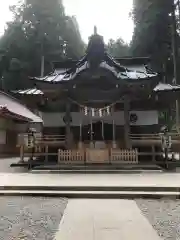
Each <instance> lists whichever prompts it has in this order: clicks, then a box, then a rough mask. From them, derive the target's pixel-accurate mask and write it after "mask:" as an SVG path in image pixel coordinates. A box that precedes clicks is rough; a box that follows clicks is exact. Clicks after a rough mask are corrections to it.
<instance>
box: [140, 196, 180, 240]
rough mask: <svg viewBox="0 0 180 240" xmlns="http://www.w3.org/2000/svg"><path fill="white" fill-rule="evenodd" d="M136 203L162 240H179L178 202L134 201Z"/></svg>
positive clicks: (179, 211)
mask: <svg viewBox="0 0 180 240" xmlns="http://www.w3.org/2000/svg"><path fill="white" fill-rule="evenodd" d="M136 203H137V205H138V207H139V208H140V209H141V211H142V213H143V214H144V216H146V217H147V219H148V220H149V222H150V223H151V225H152V226H153V227H154V229H156V231H157V232H158V234H159V236H161V237H162V239H165V240H179V239H180V200H136Z"/></svg>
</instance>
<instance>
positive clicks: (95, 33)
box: [94, 26, 98, 35]
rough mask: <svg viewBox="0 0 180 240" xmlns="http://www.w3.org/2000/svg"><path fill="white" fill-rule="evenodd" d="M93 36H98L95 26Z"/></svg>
mask: <svg viewBox="0 0 180 240" xmlns="http://www.w3.org/2000/svg"><path fill="white" fill-rule="evenodd" d="M94 35H98V34H97V26H94Z"/></svg>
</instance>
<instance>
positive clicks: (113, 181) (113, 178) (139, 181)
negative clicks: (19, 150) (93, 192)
mask: <svg viewBox="0 0 180 240" xmlns="http://www.w3.org/2000/svg"><path fill="white" fill-rule="evenodd" d="M1 186H15V187H16V186H17V187H18V186H24V187H28V186H37V187H41V186H47V187H48V186H49V187H61V186H67V187H68V186H72V187H76V186H82V187H83V186H85V187H86V186H87V187H88V186H100V187H118V186H121V187H128V186H130V187H180V174H179V173H142V174H32V173H1V174H0V187H1Z"/></svg>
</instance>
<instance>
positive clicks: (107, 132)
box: [82, 121, 113, 141]
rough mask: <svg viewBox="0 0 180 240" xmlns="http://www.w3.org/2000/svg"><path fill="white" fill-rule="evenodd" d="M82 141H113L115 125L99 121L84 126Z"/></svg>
mask: <svg viewBox="0 0 180 240" xmlns="http://www.w3.org/2000/svg"><path fill="white" fill-rule="evenodd" d="M82 141H113V124H108V123H104V122H103V121H97V122H92V123H90V124H88V125H84V126H82Z"/></svg>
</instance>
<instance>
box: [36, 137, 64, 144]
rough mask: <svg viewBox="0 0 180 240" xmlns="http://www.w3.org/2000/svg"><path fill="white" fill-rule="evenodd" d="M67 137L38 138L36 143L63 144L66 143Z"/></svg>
mask: <svg viewBox="0 0 180 240" xmlns="http://www.w3.org/2000/svg"><path fill="white" fill-rule="evenodd" d="M65 138H66V137H65V135H44V136H42V137H36V138H35V142H36V143H37V144H38V143H43V142H44V143H47V142H52V143H53V142H63V141H65Z"/></svg>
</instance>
